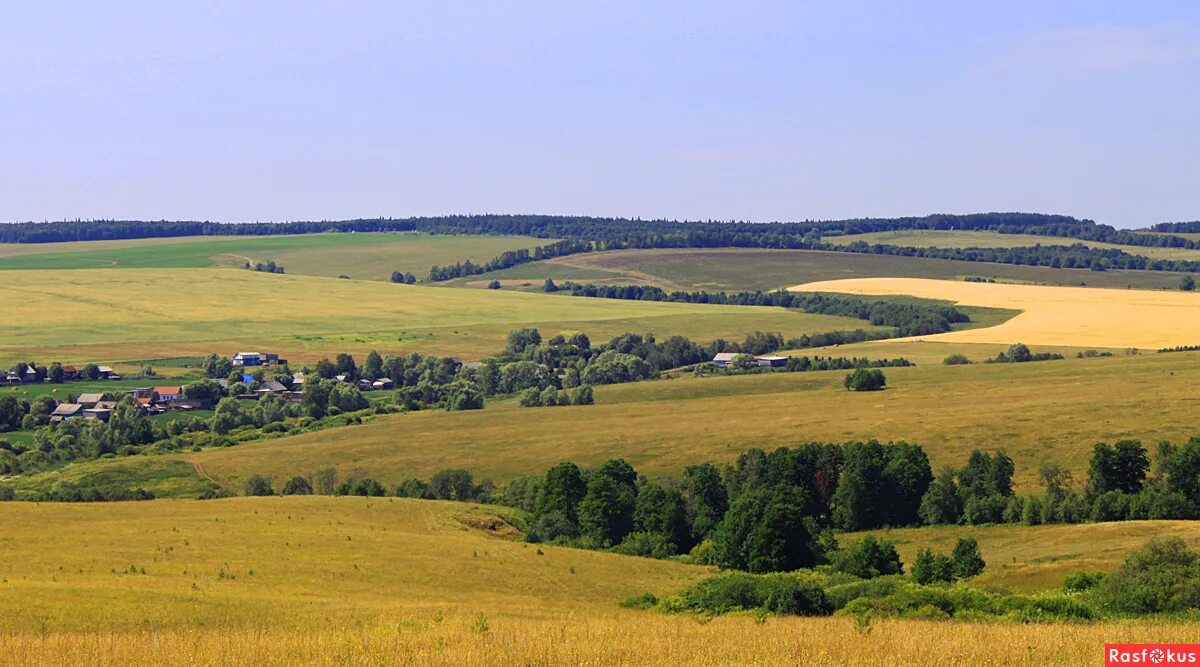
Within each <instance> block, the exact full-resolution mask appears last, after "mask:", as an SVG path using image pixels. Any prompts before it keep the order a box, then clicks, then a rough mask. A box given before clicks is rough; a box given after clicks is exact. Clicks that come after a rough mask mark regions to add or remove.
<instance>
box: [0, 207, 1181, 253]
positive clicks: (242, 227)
mask: <svg viewBox="0 0 1200 667" xmlns="http://www.w3.org/2000/svg"><path fill="white" fill-rule="evenodd" d="M1193 226H1195V227H1197V228H1200V223H1163V224H1160V225H1155V226H1154V227H1153V228H1152V229H1153V230H1154V231H1158V232H1166V231H1172V232H1176V231H1188V230H1190V229H1192V228H1193ZM903 229H918V230H972V231H994V232H1000V233H1002V234H1038V235H1043V236H1058V237H1063V238H1075V239H1080V240H1085V241H1104V242H1108V243H1119V244H1122V245H1137V246H1165V247H1181V248H1187V247H1194V245H1193V242H1192V241H1190V240H1189V239H1185V238H1181V237H1174V236H1169V235H1165V234H1157V235H1156V234H1147V233H1144V232H1130V231H1126V230H1118V229H1116V228H1114V227H1112V226H1110V225H1100V224H1096V223H1095V222H1093V221H1091V220H1086V219H1084V220H1081V219H1078V218H1074V217H1071V216H1064V215H1047V214H1040V213H974V214H968V215H942V214H938V215H928V216H923V217H901V218H860V219H851V220H822V221H815V220H807V221H802V222H744V221H727V222H722V221H712V220H709V221H677V220H641V219H629V218H604V217H579V216H554V215H452V216H437V217H421V218H374V219H356V220H322V221H295V222H281V223H262V222H256V223H221V222H210V221H166V220H158V221H148V220H92V221H83V220H69V221H59V222H42V223H35V222H23V223H14V224H8V225H3V226H0V242H4V243H48V242H52V241H91V240H102V239H132V238H149V237H172V236H239V235H271V234H310V233H317V232H406V231H422V232H430V233H452V234H504V235H524V236H535V237H540V238H580V239H590V240H594V241H603V242H605V243H606V244H616V245H617V246H623V247H666V246H654V245H651V246H643V245H639V244H642V243H655V241H656V238H661V239H662V240H663V241H665V242H669V243H676V242H678V241H680V240H686V242H684V243H679V246H680V247H705V246H710V247H725V246H740V245H746V246H750V245H759V246H762V247H791V246H789V245H787V244H788V242H789V241H788V239H791V240H792V241H795V240H797V239H800V238H804V237H809V238H812V237H819V236H822V235H824V236H832V235H848V234H864V233H868V232H882V231H894V230H903ZM751 237H760V238H761V239H764V240H766V241H765V242H759V243H752V241H751V240H750V239H751ZM605 249H611V248H610V247H606V248H605Z"/></svg>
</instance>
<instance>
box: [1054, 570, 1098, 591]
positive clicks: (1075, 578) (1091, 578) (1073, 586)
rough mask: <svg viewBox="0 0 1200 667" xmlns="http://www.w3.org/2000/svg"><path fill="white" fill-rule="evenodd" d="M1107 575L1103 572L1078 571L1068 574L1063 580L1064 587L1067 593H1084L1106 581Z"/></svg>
mask: <svg viewBox="0 0 1200 667" xmlns="http://www.w3.org/2000/svg"><path fill="white" fill-rule="evenodd" d="M1105 576H1107V575H1105V574H1104V573H1103V572H1076V573H1074V574H1070V575H1067V578H1066V579H1065V580H1064V581H1063V585H1062V589H1063V591H1065V592H1067V593H1082V592H1083V591H1090V590H1092V589H1093V588H1095V587H1096V586H1098V585H1099V584H1100V582H1102V581H1104V577H1105Z"/></svg>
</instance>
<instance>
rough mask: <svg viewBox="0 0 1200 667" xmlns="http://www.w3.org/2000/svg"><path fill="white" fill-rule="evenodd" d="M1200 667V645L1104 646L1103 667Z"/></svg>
mask: <svg viewBox="0 0 1200 667" xmlns="http://www.w3.org/2000/svg"><path fill="white" fill-rule="evenodd" d="M1113 665H1200V644H1105V645H1104V667H1112V666H1113Z"/></svg>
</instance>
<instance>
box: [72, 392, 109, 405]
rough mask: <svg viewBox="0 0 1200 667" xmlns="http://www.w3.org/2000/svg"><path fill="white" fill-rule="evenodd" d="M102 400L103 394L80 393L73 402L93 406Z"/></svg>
mask: <svg viewBox="0 0 1200 667" xmlns="http://www.w3.org/2000/svg"><path fill="white" fill-rule="evenodd" d="M103 400H104V394H80V395H79V398H77V399H75V402H76V403H78V404H80V405H82V406H83V407H85V408H94V407H96V404H97V403H99V402H100V401H103Z"/></svg>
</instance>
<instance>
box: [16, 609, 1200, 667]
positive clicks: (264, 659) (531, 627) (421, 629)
mask: <svg viewBox="0 0 1200 667" xmlns="http://www.w3.org/2000/svg"><path fill="white" fill-rule="evenodd" d="M641 614H642V615H641V616H640V617H634V616H633V615H619V616H614V617H611V618H581V617H576V616H570V615H565V616H558V617H555V618H541V619H520V618H512V617H503V618H486V619H485V618H483V617H479V616H467V615H453V616H446V617H428V616H427V617H424V618H414V617H398V618H384V619H379V620H376V621H373V622H370V623H364V624H363V625H360V626H354V627H343V628H336V629H318V630H309V629H303V628H297V629H287V628H273V629H265V630H264V629H245V628H220V629H214V628H200V629H189V630H167V631H158V630H135V631H114V632H83V633H74V632H56V633H50V634H33V633H18V634H8V635H4V636H3V637H2V638H0V639H2V641H3V645H4V650H3V651H2V652H0V664H3V665H10V664H11V665H33V664H39V665H46V664H70V665H116V664H124V665H128V664H157V665H300V664H303V665H348V666H349V665H364V666H365V665H400V664H402V665H683V664H686V665H784V664H803V665H1030V666H1033V665H1038V666H1041V665H1097V664H1101V663H1102V661H1103V648H1104V644H1105V642H1188V641H1192V640H1194V638H1195V634H1196V626H1195V625H1184V624H1163V623H1147V622H1121V623H1099V624H1095V625H1016V624H1011V625H1010V624H975V623H952V622H936V621H891V620H888V621H874V622H872V623H871V624H870V625H869V626H866V627H863V626H861V625H859V624H858V623H857V622H856V621H854V620H852V619H846V618H769V619H767V620H766V621H765V622H763V623H761V624H760V623H756V622H755V620H754V619H752V618H749V617H746V616H741V617H722V618H715V619H711V620H708V619H697V618H693V617H676V616H662V615H655V614H652V613H651V612H641Z"/></svg>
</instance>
